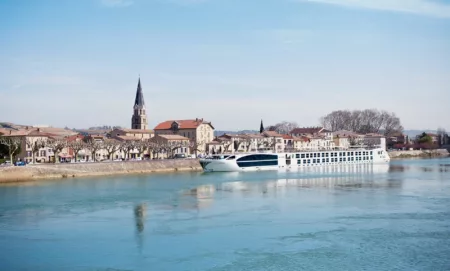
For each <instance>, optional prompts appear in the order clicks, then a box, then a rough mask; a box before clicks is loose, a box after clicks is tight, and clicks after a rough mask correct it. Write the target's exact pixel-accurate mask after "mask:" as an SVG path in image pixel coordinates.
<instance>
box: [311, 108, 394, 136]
mask: <svg viewBox="0 0 450 271" xmlns="http://www.w3.org/2000/svg"><path fill="white" fill-rule="evenodd" d="M320 123H321V125H322V126H323V127H324V128H325V129H328V130H331V131H339V130H348V131H353V132H356V133H360V134H367V133H380V134H384V135H386V136H391V135H394V134H396V133H401V132H402V131H403V126H402V125H401V122H400V118H399V117H397V116H396V115H395V113H389V112H387V111H385V110H382V111H379V110H377V109H365V110H353V111H350V110H337V111H333V112H331V113H329V114H328V115H326V116H324V117H322V118H320Z"/></svg>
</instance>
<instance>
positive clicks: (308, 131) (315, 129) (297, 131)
mask: <svg viewBox="0 0 450 271" xmlns="http://www.w3.org/2000/svg"><path fill="white" fill-rule="evenodd" d="M322 130H324V129H323V127H310V128H295V129H293V130H292V131H291V132H290V134H317V133H320V132H321V131H322Z"/></svg>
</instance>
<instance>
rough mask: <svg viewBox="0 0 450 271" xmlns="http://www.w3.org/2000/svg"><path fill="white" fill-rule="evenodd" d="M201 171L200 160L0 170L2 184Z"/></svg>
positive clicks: (26, 167) (108, 163)
mask: <svg viewBox="0 0 450 271" xmlns="http://www.w3.org/2000/svg"><path fill="white" fill-rule="evenodd" d="M201 169H202V168H201V166H200V164H199V162H198V159H173V160H172V159H170V160H169V159H167V160H148V161H127V162H102V163H76V164H69V163H62V164H38V165H27V166H24V167H0V183H1V182H20V181H32V180H37V179H52V178H74V177H81V176H105V175H118V174H139V173H153V172H175V171H201Z"/></svg>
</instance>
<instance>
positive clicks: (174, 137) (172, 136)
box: [157, 135, 189, 140]
mask: <svg viewBox="0 0 450 271" xmlns="http://www.w3.org/2000/svg"><path fill="white" fill-rule="evenodd" d="M157 137H162V138H165V139H167V140H189V138H187V137H184V136H180V135H157Z"/></svg>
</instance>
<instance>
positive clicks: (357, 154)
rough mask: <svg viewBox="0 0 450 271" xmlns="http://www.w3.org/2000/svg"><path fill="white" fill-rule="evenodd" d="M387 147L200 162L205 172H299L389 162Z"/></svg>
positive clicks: (237, 155) (230, 156)
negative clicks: (385, 148)
mask: <svg viewBox="0 0 450 271" xmlns="http://www.w3.org/2000/svg"><path fill="white" fill-rule="evenodd" d="M389 161H390V158H389V155H388V153H387V152H386V151H385V150H384V149H383V148H374V149H362V148H360V149H348V150H323V151H299V152H286V153H267V152H258V153H234V154H218V155H213V156H210V157H208V158H204V159H201V160H200V165H201V166H202V168H203V170H204V171H205V172H230V171H258V170H295V169H300V168H304V167H320V166H329V165H343V164H370V163H388V162H389Z"/></svg>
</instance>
